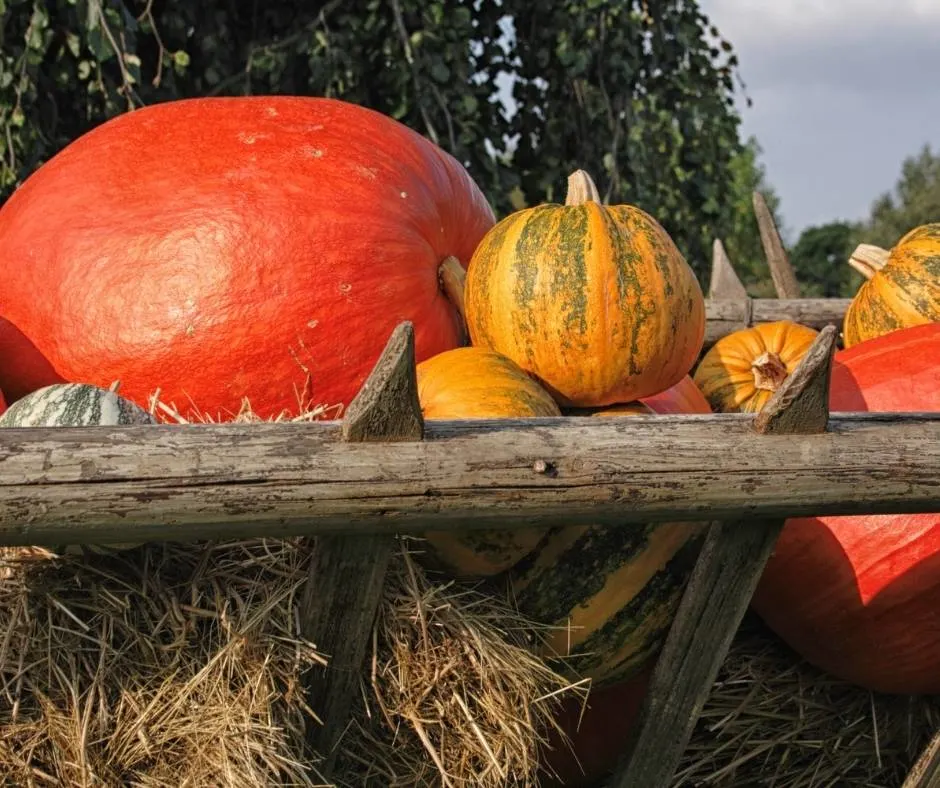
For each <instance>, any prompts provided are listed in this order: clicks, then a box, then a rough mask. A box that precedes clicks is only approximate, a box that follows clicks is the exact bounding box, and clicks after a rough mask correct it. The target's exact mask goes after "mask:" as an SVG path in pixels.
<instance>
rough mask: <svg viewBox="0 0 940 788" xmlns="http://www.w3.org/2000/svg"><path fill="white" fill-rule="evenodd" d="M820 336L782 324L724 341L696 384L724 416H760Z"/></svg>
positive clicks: (699, 373) (702, 367)
mask: <svg viewBox="0 0 940 788" xmlns="http://www.w3.org/2000/svg"><path fill="white" fill-rule="evenodd" d="M816 336H817V332H816V331H815V330H813V329H812V328H807V327H806V326H802V325H800V324H799V323H792V322H790V321H788V320H781V321H778V322H776V323H760V324H758V325H756V326H754V327H753V328H745V329H741V330H740V331H735V332H733V333H731V334H728V335H727V336H724V337H722V338H721V339H719V340H718V341H717V342H716V343H715V344H714V345H712V347H711V348H710V349H709V351H708V352H707V353H706V354H705V356H704V357H703V358H702V361H701V363H700V364H699V365H698V369H696V370H695V375H694V380H695V383H696V384H697V385H698V387H699V388H700V389H701V391H702V394H704V395H705V399H706V400H708V403H709V404H710V405H711V406H712V408H713V409H714V410H715V411H716V412H718V413H757V412H758V411H760V410H761V408H763V407H764V405H765V404H766V403H767V400H769V399H770V397H771V396H772V395H773V393H774V392H775V391H776V390H777V389H778V388H780V386H781V385H782V383H783V381H785V380H786V379H787V377H788V376H789V375H791V374H792V373H793V370H795V369H796V367H797V365H798V364H799V363H800V361H801V360H802V358H803V356H804V355H805V354H806V351H807V350H809V348H810V345H812V344H813V340H815V339H816Z"/></svg>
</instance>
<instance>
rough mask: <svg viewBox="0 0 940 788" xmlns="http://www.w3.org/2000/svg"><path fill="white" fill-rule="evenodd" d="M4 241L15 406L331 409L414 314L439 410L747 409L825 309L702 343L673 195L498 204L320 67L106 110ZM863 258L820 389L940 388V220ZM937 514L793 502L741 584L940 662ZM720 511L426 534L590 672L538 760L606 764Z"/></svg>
mask: <svg viewBox="0 0 940 788" xmlns="http://www.w3.org/2000/svg"><path fill="white" fill-rule="evenodd" d="M194 129H198V133H194V131H193V130H194ZM0 255H2V259H3V261H4V262H5V263H6V265H5V276H4V279H3V281H2V282H0V350H3V354H2V363H0V389H2V391H3V393H4V394H5V395H6V400H2V399H0V413H2V415H0V427H26V426H84V425H115V426H116V425H130V424H140V423H153V422H157V421H161V420H163V421H166V420H169V421H173V420H174V419H175V420H178V421H183V422H188V421H226V420H232V419H235V418H236V417H238V416H239V415H240V414H244V413H246V412H250V413H251V414H252V415H253V417H256V418H258V419H263V420H269V419H280V418H290V419H295V418H307V417H309V418H338V417H340V416H341V415H342V413H343V408H344V407H345V406H346V405H347V404H348V403H349V402H350V401H351V400H352V398H353V397H354V396H355V394H356V393H357V392H358V391H359V389H360V387H361V386H362V383H363V382H364V380H365V379H366V377H367V375H368V373H369V372H370V370H371V369H372V367H373V365H374V363H375V361H376V359H377V358H378V356H379V354H380V353H381V351H382V349H383V347H384V345H385V342H386V340H387V339H388V336H389V335H390V333H391V332H392V330H393V329H394V327H395V326H396V325H398V324H399V323H401V322H403V321H409V322H411V323H412V324H413V326H414V330H415V352H416V361H417V382H418V396H419V400H420V404H421V408H422V411H423V414H424V417H425V419H427V420H434V419H447V420H451V419H519V418H526V419H559V418H569V419H575V418H592V419H593V418H617V417H639V418H644V417H650V418H655V417H656V416H657V415H663V414H686V415H708V414H712V413H714V412H719V413H726V412H746V413H756V412H759V411H760V410H761V409H762V408H763V407H764V406H765V405H766V403H767V402H768V401H769V400H770V398H771V397H772V396H773V393H774V392H775V391H777V390H778V389H779V388H780V386H781V385H782V383H783V382H784V381H785V380H786V378H787V377H788V376H789V375H790V374H791V373H792V372H793V371H794V370H795V369H796V367H797V365H798V364H799V363H800V361H801V360H802V358H803V356H804V355H805V353H806V352H807V350H808V349H809V347H810V345H811V344H812V343H813V341H814V339H815V338H816V336H817V332H816V331H815V330H814V329H812V328H809V327H807V326H804V325H800V324H798V323H795V322H791V321H780V322H775V323H769V324H763V325H757V326H754V327H752V328H747V329H745V330H741V331H736V332H733V333H731V334H730V335H728V336H725V337H723V338H722V339H720V340H719V341H718V342H717V343H715V344H714V345H713V346H712V347H711V348H709V349H708V350H707V352H705V353H704V355H703V349H704V341H705V323H706V320H705V300H704V297H703V293H702V290H701V287H700V286H699V283H698V280H697V279H696V276H695V274H694V273H693V271H692V269H691V267H690V266H689V265H688V263H687V262H686V260H685V259H684V258H683V256H682V254H681V252H680V251H679V249H678V248H677V247H676V245H675V243H674V242H673V241H672V239H671V238H670V236H669V234H668V233H667V232H666V230H665V229H664V228H663V227H662V226H661V225H660V224H659V222H658V221H657V220H656V218H654V217H653V216H651V215H649V214H648V213H646V212H644V211H643V210H641V209H640V208H637V207H636V206H632V205H604V204H603V203H602V201H601V199H600V196H599V193H598V190H597V188H596V186H595V184H594V182H593V181H592V179H591V177H590V176H589V175H588V174H587V173H586V172H584V171H581V170H579V171H577V172H575V173H573V174H572V175H571V177H570V178H569V181H568V193H567V197H566V201H565V203H564V204H563V205H556V204H545V205H538V206H535V207H531V208H526V209H523V210H519V211H516V212H514V213H512V214H511V215H509V216H506V217H504V218H502V219H501V220H500V221H498V222H497V220H496V217H495V215H494V213H493V211H492V209H491V208H490V206H489V205H488V203H487V201H486V199H485V198H484V196H483V193H482V192H481V190H480V189H479V187H478V186H477V185H476V184H475V183H474V182H473V180H472V179H471V178H470V177H469V175H468V174H467V172H466V171H465V169H464V168H463V167H462V165H461V164H460V163H459V162H458V161H456V160H455V159H454V158H453V157H451V156H450V155H448V154H447V153H445V152H443V151H442V150H441V149H440V148H438V147H437V146H436V145H434V144H432V143H430V142H429V141H428V140H426V139H425V138H423V137H421V136H420V135H418V134H417V133H415V132H413V131H411V130H409V129H407V128H406V127H404V126H403V125H401V124H400V123H397V122H396V121H394V120H392V119H390V118H388V117H386V116H384V115H382V114H380V113H377V112H373V111H370V110H367V109H364V108H362V107H358V106H355V105H352V104H349V103H346V102H342V101H337V100H332V99H323V98H299V97H270V96H258V97H251V98H224V99H223V98H212V99H190V100H185V101H176V102H168V103H164V104H159V105H155V106H151V107H148V108H145V109H142V110H138V111H135V112H134V113H130V114H127V115H123V116H120V117H118V118H115V119H113V120H111V121H109V122H107V123H105V124H103V125H101V126H100V127H98V128H97V129H95V130H94V131H92V132H90V133H88V134H86V135H84V136H83V137H81V138H79V139H78V140H76V141H75V142H73V143H72V144H71V145H69V146H68V147H67V148H66V149H64V150H63V151H62V152H61V153H59V154H58V155H57V156H55V157H54V158H53V159H51V160H50V161H49V162H48V163H47V164H45V165H44V166H43V167H41V168H40V169H39V170H38V171H37V172H36V173H35V174H34V175H33V176H32V177H30V178H29V179H28V180H27V182H26V183H25V184H23V186H22V187H21V188H20V189H19V190H18V191H17V192H16V193H15V194H14V195H13V196H12V197H11V198H10V200H9V201H8V202H7V203H6V204H5V205H4V206H3V208H2V209H0ZM851 264H852V265H853V266H854V267H855V268H856V269H858V270H859V271H861V272H863V273H864V275H865V276H866V279H867V281H866V282H865V283H864V284H863V285H862V287H861V288H860V290H859V292H858V294H857V296H856V297H855V299H854V300H853V302H852V305H851V307H850V308H849V310H848V312H847V313H846V316H845V322H844V326H843V334H844V344H845V347H846V349H844V350H842V351H840V352H839V353H838V354H837V356H836V361H835V370H834V375H833V381H832V385H831V393H830V407H831V409H832V410H833V411H839V410H842V411H864V410H869V411H895V412H896V411H911V410H940V224H932V225H926V226H924V227H920V228H916V229H915V230H912V231H911V232H910V233H908V234H907V235H906V236H904V238H902V239H901V240H900V241H899V243H898V244H897V245H896V246H895V248H894V249H892V250H891V251H890V252H883V253H878V252H873V251H872V250H871V248H867V251H866V248H862V247H860V250H859V251H857V252H856V254H855V255H854V256H853V258H852V261H851ZM37 294H39V295H41V297H37ZM118 386H119V387H120V388H119V389H118ZM118 391H120V393H118ZM7 405H9V407H7ZM4 411H5V412H4ZM168 414H170V415H172V416H173V418H172V419H170V418H167V415H168ZM938 518H940V515H917V516H904V517H893V516H880V517H857V518H833V517H830V518H803V519H799V520H792V521H790V522H788V523H787V525H786V528H785V529H784V532H783V535H782V537H781V539H780V543H779V545H778V547H777V550H776V552H775V554H774V556H773V558H772V559H771V561H770V562H769V564H768V566H767V571H766V572H765V575H764V577H763V578H762V580H761V582H760V585H759V587H758V590H757V593H756V595H755V597H754V601H753V608H754V610H755V611H756V613H757V614H759V615H760V617H761V618H763V620H764V621H765V622H766V623H767V625H768V626H769V627H770V628H771V629H773V630H774V631H775V632H776V633H777V634H778V635H779V636H780V638H781V639H782V640H784V641H785V642H786V643H787V644H789V645H790V646H791V647H792V648H793V649H795V650H796V651H798V652H799V653H800V654H801V655H802V656H804V657H805V658H806V659H807V660H809V661H810V662H812V663H813V664H814V665H816V666H818V667H819V668H821V669H823V670H826V671H827V672H829V673H831V674H832V675H833V676H836V677H838V678H841V679H844V680H846V681H850V682H853V683H856V684H858V685H861V686H864V687H868V688H871V689H873V690H878V691H882V692H897V693H940V679H938V677H940V612H938V611H940V604H937V603H938V601H940V580H938V578H940V542H938V539H940V519H938ZM705 528H706V524H705V523H702V522H698V521H696V522H672V523H651V524H648V525H646V526H645V527H643V526H638V527H635V528H614V527H607V526H601V525H592V524H586V525H585V524H571V525H562V526H557V527H550V528H548V527H537V526H534V525H533V527H530V528H526V529H522V530H519V529H510V530H505V529H499V528H492V529H489V530H484V531H465V532H459V531H446V532H445V531H429V532H427V533H426V534H424V539H423V542H422V549H421V555H420V558H419V560H420V564H421V571H422V572H429V573H431V574H433V575H434V576H435V577H438V578H443V580H442V582H443V583H444V584H450V583H453V582H455V581H459V582H469V583H473V584H476V585H478V587H480V588H483V589H485V590H486V593H488V594H490V595H491V596H492V597H500V598H505V597H507V596H508V598H509V600H510V601H511V604H512V606H513V608H514V609H516V610H518V611H519V612H520V614H521V615H522V616H523V617H524V618H525V619H526V620H529V621H534V622H537V623H538V624H539V625H540V626H541V627H542V629H540V630H539V633H540V635H539V639H538V641H537V642H536V643H535V645H533V646H531V651H532V652H534V654H535V655H536V656H537V661H538V663H539V665H541V666H543V667H544V666H550V669H549V668H548V667H545V670H546V671H548V674H547V675H549V674H550V675H551V676H564V677H565V679H566V680H570V681H572V682H577V681H580V680H583V679H588V680H590V682H591V685H592V687H593V688H595V689H596V694H595V695H592V698H594V699H595V700H593V701H592V704H591V705H590V706H589V707H588V708H587V709H586V710H585V709H583V708H582V704H581V703H580V700H579V699H578V700H579V702H577V703H576V702H575V699H564V700H563V701H562V710H561V713H560V716H559V721H560V722H559V725H558V727H557V729H556V730H555V734H557V736H555V738H554V739H552V740H545V739H538V740H537V741H535V744H537V745H538V746H539V747H540V748H541V755H540V763H539V764H536V766H535V767H533V768H541V770H542V772H543V777H542V782H543V784H544V782H545V781H546V780H555V781H556V783H557V784H559V785H561V784H564V785H569V786H577V785H582V786H587V785H590V784H591V781H592V780H594V779H596V778H598V777H600V776H601V775H603V774H604V773H606V772H608V771H609V770H610V769H611V768H612V767H613V765H614V764H615V762H616V759H617V757H618V756H619V755H620V753H621V752H622V749H623V743H624V741H625V739H626V737H627V736H628V735H629V728H630V724H631V722H632V717H633V715H634V714H635V712H636V710H637V708H638V707H639V704H640V702H641V701H642V698H643V696H644V694H645V692H646V686H647V681H648V678H649V674H650V670H651V668H652V666H653V665H654V664H655V659H656V656H657V653H658V651H659V649H660V647H661V645H662V642H663V640H664V638H665V636H666V634H667V632H668V630H669V627H670V625H671V623H672V621H673V619H674V617H675V613H676V610H677V608H678V605H679V601H680V598H681V595H682V593H683V591H684V589H685V586H686V583H687V580H688V577H689V574H690V572H691V569H692V567H693V566H694V563H695V561H696V559H697V557H698V554H699V550H700V547H701V543H702V540H703V537H704V534H705ZM124 547H127V546H124ZM422 582H423V581H422ZM421 587H422V589H424V586H423V585H422V586H421ZM429 588H430V587H429ZM434 593H435V592H434V591H433V589H431V590H429V591H428V594H429V595H430V596H429V597H428V598H434ZM423 594H424V590H422V599H424V596H423ZM455 598H456V597H455ZM422 604H423V602H422ZM409 609H410V608H409ZM432 609H433V607H428V610H432ZM405 618H407V617H405ZM396 627H398V628H397V629H396V632H398V634H397V635H396V638H398V639H399V640H400V641H401V642H402V643H405V642H407V641H408V637H407V635H408V633H407V632H406V633H405V634H404V635H402V634H401V627H400V622H399V623H398V624H396ZM386 645H388V644H386ZM446 647H449V646H448V644H444V645H443V646H442V648H446ZM390 664H393V663H390ZM432 667H433V666H432ZM389 669H390V670H392V668H389ZM556 670H557V673H552V671H556ZM428 675H431V676H434V675H436V674H435V673H434V670H433V669H432V670H429V671H428ZM593 691H594V690H592V692H593ZM418 716H421V715H418ZM494 716H495V717H499V716H500V715H498V714H497V715H494ZM614 718H616V725H614V724H613V723H612V722H611V720H612V719H614ZM445 722H446V720H445ZM498 723H499V720H498V719H497V720H496V721H495V722H494V725H497V726H498ZM455 724H457V723H455ZM459 724H464V723H463V721H459ZM444 727H446V725H445V726H444ZM482 735H483V734H482V733H480V732H479V731H478V730H476V729H475V730H474V733H473V736H469V737H468V739H474V738H477V739H478V738H479V737H480V736H482ZM566 738H573V740H574V742H575V747H574V748H573V750H572V749H571V748H568V747H566V746H565V744H564V740H565V739H566ZM556 739H557V740H556ZM485 744H486V743H485V742H484V745H485ZM431 755H432V756H434V757H436V755H435V754H434V753H432V754H431ZM431 760H433V757H432V758H431ZM523 760H525V758H523ZM450 766H451V765H450V764H446V765H444V766H441V764H437V763H435V767H434V768H438V767H440V769H441V770H442V771H446V769H448V768H450ZM432 771H433V770H432ZM494 779H495V778H494ZM531 779H532V780H533V781H534V780H535V779H536V778H535V776H534V775H532V777H531ZM481 784H482V783H481ZM486 784H487V785H488V784H490V783H486ZM527 784H531V783H527Z"/></svg>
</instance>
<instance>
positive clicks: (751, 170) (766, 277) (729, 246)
mask: <svg viewBox="0 0 940 788" xmlns="http://www.w3.org/2000/svg"><path fill="white" fill-rule="evenodd" d="M760 155H761V147H760V145H759V144H758V142H757V139H756V138H754V137H751V138H750V139H748V141H747V142H746V143H745V144H744V146H743V147H742V148H741V150H740V151H739V152H738V153H737V154H736V155H735V156H734V158H733V159H732V160H731V175H732V185H731V190H730V195H731V196H730V200H731V204H730V209H731V217H730V222H729V224H728V231H727V234H726V235H725V236H724V237H723V238H722V241H723V243H724V245H725V249H726V250H727V252H728V257H729V259H730V260H731V263H732V264H733V265H734V270H735V271H736V272H737V274H738V276H739V277H740V278H741V282H742V283H743V284H744V286H745V287H746V288H747V291H748V293H749V294H750V295H751V296H752V297H755V298H774V297H776V294H775V292H774V285H773V280H772V279H771V278H770V269H769V268H768V267H767V262H766V258H765V256H764V248H763V246H761V240H760V231H759V229H758V227H757V218H756V217H755V215H754V202H753V194H754V192H755V191H757V192H760V193H761V194H762V195H763V196H764V200H765V201H766V203H767V207H768V208H769V209H770V212H771V214H772V215H773V217H774V221H775V222H776V223H777V228H778V229H779V230H780V231H781V232H783V226H782V222H781V217H780V198H779V197H778V196H777V193H776V192H775V191H774V189H773V187H772V186H771V185H770V184H769V183H768V182H767V172H766V170H765V168H764V165H763V164H761V163H760Z"/></svg>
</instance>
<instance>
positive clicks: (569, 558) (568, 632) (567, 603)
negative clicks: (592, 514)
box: [508, 522, 705, 685]
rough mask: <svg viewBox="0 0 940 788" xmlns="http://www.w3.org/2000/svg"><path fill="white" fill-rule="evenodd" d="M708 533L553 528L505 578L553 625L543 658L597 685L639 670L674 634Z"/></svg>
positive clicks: (687, 526)
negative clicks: (675, 621) (560, 663)
mask: <svg viewBox="0 0 940 788" xmlns="http://www.w3.org/2000/svg"><path fill="white" fill-rule="evenodd" d="M704 535H705V525H704V524H702V523H697V522H691V523H652V524H648V525H636V526H632V525H631V526H626V527H606V526H596V525H586V526H564V527H561V528H555V529H553V530H552V531H550V532H549V533H548V534H546V536H545V537H544V538H543V539H542V541H541V542H540V543H539V545H538V546H537V547H536V549H535V550H534V551H533V552H532V553H530V554H529V555H528V556H526V557H525V558H523V559H522V561H520V562H519V563H518V564H517V565H516V566H515V567H514V569H513V570H511V571H510V573H509V575H508V580H509V584H510V587H511V592H512V595H513V597H514V598H513V601H514V603H515V604H516V605H517V606H518V607H519V609H520V610H521V611H522V612H523V613H524V614H525V615H527V616H528V617H530V618H532V619H533V620H535V621H538V622H540V623H543V624H548V625H553V629H552V630H551V631H550V632H549V633H548V636H547V638H546V640H545V642H544V645H543V647H542V656H543V657H545V658H546V659H563V660H564V661H565V663H566V664H567V665H569V666H570V667H571V668H572V669H573V670H574V671H575V672H576V674H577V675H579V676H586V677H590V678H591V679H592V681H593V682H594V683H595V685H605V684H612V683H614V682H618V681H622V680H624V679H627V678H630V677H632V676H634V675H636V674H637V673H638V672H639V671H640V670H641V669H642V668H643V667H644V666H646V665H648V664H649V661H650V659H651V658H652V657H653V656H655V655H656V654H657V653H658V651H659V649H660V647H661V645H662V642H663V640H664V638H665V637H666V634H667V632H668V631H669V627H670V625H671V624H672V621H673V619H674V618H675V614H676V609H677V608H678V605H679V601H680V599H681V597H682V592H683V591H684V589H685V585H686V583H687V582H688V578H689V575H690V573H691V571H692V567H693V566H694V565H695V561H696V559H697V557H698V554H699V551H700V549H701V544H702V540H703V539H704Z"/></svg>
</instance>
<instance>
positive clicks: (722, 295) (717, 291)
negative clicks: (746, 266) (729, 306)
mask: <svg viewBox="0 0 940 788" xmlns="http://www.w3.org/2000/svg"><path fill="white" fill-rule="evenodd" d="M708 297H709V298H710V299H717V300H733V301H747V298H748V296H747V290H746V289H745V287H744V285H743V284H741V280H740V279H739V278H738V275H737V274H736V273H735V270H734V266H733V265H731V260H730V259H729V258H728V253H727V252H726V251H725V245H724V244H723V243H722V242H721V239H720V238H716V239H715V241H714V243H712V278H711V283H710V284H709V287H708Z"/></svg>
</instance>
